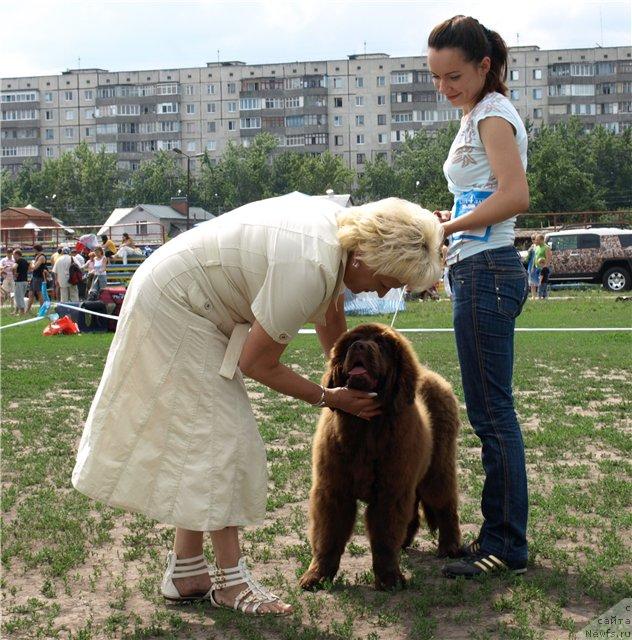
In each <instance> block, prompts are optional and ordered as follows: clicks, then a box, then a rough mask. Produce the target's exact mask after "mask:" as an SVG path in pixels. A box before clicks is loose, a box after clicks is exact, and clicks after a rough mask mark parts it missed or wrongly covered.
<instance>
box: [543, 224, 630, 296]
mask: <svg viewBox="0 0 632 640" xmlns="http://www.w3.org/2000/svg"><path fill="white" fill-rule="evenodd" d="M545 242H546V243H547V244H548V245H549V246H550V247H551V250H552V252H553V255H552V259H551V275H550V278H549V280H550V282H551V284H559V283H561V282H596V283H601V284H602V285H603V286H604V288H605V289H607V290H608V291H614V292H617V293H618V292H620V291H624V290H627V289H630V288H632V280H631V274H632V229H619V228H599V227H594V228H588V229H566V230H563V231H555V232H551V233H547V234H546V236H545Z"/></svg>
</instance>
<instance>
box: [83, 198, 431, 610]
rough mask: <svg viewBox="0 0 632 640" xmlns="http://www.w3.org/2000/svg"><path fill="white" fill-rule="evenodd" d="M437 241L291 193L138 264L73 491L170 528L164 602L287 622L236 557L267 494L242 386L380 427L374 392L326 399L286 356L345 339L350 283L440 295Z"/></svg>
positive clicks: (376, 216)
mask: <svg viewBox="0 0 632 640" xmlns="http://www.w3.org/2000/svg"><path fill="white" fill-rule="evenodd" d="M441 240H442V234H441V229H440V224H439V222H438V221H437V220H436V218H434V216H432V214H430V212H428V211H426V210H424V209H421V207H419V206H417V205H414V204H412V203H409V202H406V201H404V200H398V199H395V198H390V199H388V200H383V201H380V202H376V203H372V204H367V205H364V206H361V207H354V208H350V209H343V208H340V207H339V206H337V205H336V204H335V203H332V202H328V201H326V200H323V199H320V198H311V197H309V196H305V195H302V194H298V193H294V194H289V195H287V196H282V197H279V198H272V199H269V200H264V201H261V202H254V203H251V204H249V205H246V206H244V207H241V208H239V209H237V210H235V211H232V212H230V213H226V214H224V215H222V216H220V217H218V218H216V219H214V220H212V221H209V222H207V223H204V224H202V225H200V226H198V227H196V228H195V229H191V230H190V231H187V232H186V233H183V234H181V235H179V236H177V237H176V238H175V239H173V240H171V241H170V242H168V243H167V244H165V245H164V246H163V247H161V248H160V249H158V250H157V251H156V252H154V253H153V254H152V255H151V256H150V257H149V258H148V259H147V260H146V261H145V262H144V263H143V264H142V265H141V266H140V267H139V269H138V270H137V271H136V273H135V275H134V277H133V278H132V281H131V283H130V286H129V289H128V291H127V294H126V296H125V302H124V304H123V307H122V310H121V315H120V319H119V323H118V328H117V331H116V335H115V337H114V340H113V342H112V346H111V348H110V353H109V355H108V358H107V362H106V365H105V371H104V374H103V378H102V380H101V383H100V385H99V388H98V390H97V393H96V396H95V398H94V401H93V403H92V407H91V409H90V412H89V415H88V418H87V422H86V425H85V429H84V433H83V437H82V439H81V443H80V446H79V453H78V457H77V463H76V466H75V470H74V472H73V478H72V480H73V484H74V486H75V487H76V488H77V489H78V490H79V491H81V492H82V493H85V494H86V495H88V496H91V497H93V498H95V499H97V500H100V501H102V502H105V503H107V504H110V505H113V506H118V507H123V508H125V509H129V510H131V511H136V512H140V513H143V514H145V515H146V516H148V517H151V518H154V519H156V520H158V521H159V522H163V523H167V524H171V525H174V526H175V527H176V535H175V545H174V550H173V552H171V553H170V554H169V558H168V562H167V570H166V573H165V576H164V578H163V583H162V593H163V595H164V596H165V597H166V598H168V599H171V600H183V599H186V600H190V599H208V600H210V601H211V602H212V604H213V605H215V606H227V607H234V608H236V609H237V608H239V609H241V610H242V611H244V612H245V613H277V614H278V613H287V612H288V611H289V610H290V608H289V606H288V605H286V604H285V603H283V602H282V601H281V600H280V599H279V598H278V597H277V596H274V595H273V594H271V593H270V592H268V591H267V590H265V589H263V587H261V585H259V584H258V583H257V582H255V581H254V579H253V578H252V576H251V574H250V573H249V570H248V568H247V567H246V565H245V563H244V560H243V558H242V557H241V552H240V547H239V539H238V527H243V526H247V525H255V524H259V523H261V522H262V520H263V518H264V516H265V504H266V486H267V474H266V456H265V450H264V446H263V441H262V439H261V436H260V435H259V432H258V430H257V424H256V421H255V418H254V415H253V412H252V409H251V407H250V403H249V401H248V397H247V394H246V389H245V387H244V382H243V379H242V373H243V374H244V375H247V376H249V377H251V378H253V379H254V380H257V381H259V382H261V383H263V384H265V385H267V386H268V387H270V388H272V389H275V390H276V391H278V392H280V393H283V394H285V395H288V396H292V397H294V398H298V399H300V400H303V401H305V402H308V403H310V404H312V405H314V406H316V407H322V406H329V407H335V408H337V409H340V410H342V411H347V412H349V413H353V414H356V415H359V416H360V417H361V418H365V419H367V420H368V419H370V418H371V417H373V416H375V415H377V414H378V413H379V412H380V408H379V398H375V397H373V394H368V393H364V392H360V391H354V390H351V389H347V388H337V389H324V388H323V387H322V386H320V385H319V384H317V383H315V382H312V381H310V380H308V379H307V378H304V377H302V376H300V375H299V374H297V373H296V372H295V371H293V370H292V369H290V368H288V367H286V366H284V365H283V364H281V363H280V357H281V355H282V353H283V351H284V350H285V348H286V346H287V344H288V343H289V342H290V340H291V339H292V338H293V337H294V336H295V335H296V334H297V332H298V330H299V329H300V328H301V326H302V325H303V324H304V323H305V322H308V321H312V322H314V323H315V324H316V329H317V333H318V337H319V339H320V342H321V345H322V347H323V350H324V352H325V354H328V352H329V350H330V348H331V347H332V346H333V344H334V342H335V340H336V339H337V338H338V336H339V335H340V334H341V333H342V332H343V331H345V329H346V321H345V317H344V306H343V299H342V292H343V288H344V287H345V286H347V287H348V288H349V289H351V290H352V291H354V292H360V291H377V292H378V294H380V295H384V294H386V292H387V291H388V290H389V289H390V288H394V287H400V286H403V285H408V286H411V287H413V288H422V289H423V288H426V287H427V286H430V285H431V284H432V283H434V282H436V280H437V279H438V278H439V275H440V271H441V269H440V245H441ZM205 531H210V535H211V540H212V543H213V547H214V551H215V560H216V566H215V567H212V568H210V569H209V567H208V566H207V564H206V561H205V560H204V556H203V554H202V544H203V532H205Z"/></svg>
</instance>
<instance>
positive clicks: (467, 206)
mask: <svg viewBox="0 0 632 640" xmlns="http://www.w3.org/2000/svg"><path fill="white" fill-rule="evenodd" d="M492 193H494V192H493V191H479V190H477V189H472V190H471V191H464V192H463V193H461V194H459V195H458V196H457V197H456V198H455V199H454V216H453V219H456V218H458V217H459V216H464V215H465V214H466V213H469V212H470V211H472V210H473V209H475V208H476V207H477V206H478V205H479V204H480V203H481V202H483V200H486V199H487V198H489V196H491V195H492ZM491 232H492V227H491V225H489V226H488V227H480V228H478V229H468V230H467V231H457V232H456V233H454V234H452V239H453V241H456V240H478V241H479V242H488V241H489V236H490V235H491Z"/></svg>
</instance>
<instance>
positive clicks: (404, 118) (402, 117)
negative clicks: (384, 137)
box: [391, 112, 413, 123]
mask: <svg viewBox="0 0 632 640" xmlns="http://www.w3.org/2000/svg"><path fill="white" fill-rule="evenodd" d="M412 121H413V114H412V113H410V112H409V113H394V114H393V115H392V116H391V122H396V123H399V122H412Z"/></svg>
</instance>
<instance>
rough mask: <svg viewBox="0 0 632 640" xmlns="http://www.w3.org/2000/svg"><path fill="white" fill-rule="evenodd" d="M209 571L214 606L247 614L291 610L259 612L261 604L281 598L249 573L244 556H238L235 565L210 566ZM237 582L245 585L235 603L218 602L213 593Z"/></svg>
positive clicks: (278, 613) (267, 613) (271, 613)
mask: <svg viewBox="0 0 632 640" xmlns="http://www.w3.org/2000/svg"><path fill="white" fill-rule="evenodd" d="M209 573H210V575H211V582H212V585H213V586H212V587H211V590H210V592H209V594H210V600H211V604H212V605H213V606H214V607H222V608H225V609H234V610H235V611H242V612H243V613H245V614H249V615H278V616H283V615H289V614H290V613H291V611H265V612H260V611H259V607H260V606H261V605H262V604H272V603H274V602H281V598H279V597H278V596H275V595H274V594H273V593H271V592H270V591H268V590H267V589H266V588H264V587H263V586H261V585H260V584H259V583H258V582H257V581H256V580H255V579H254V578H253V577H252V574H251V573H250V569H249V568H248V566H247V565H246V561H245V560H244V558H240V559H239V562H238V563H237V566H236V567H230V568H226V569H220V568H219V567H217V566H213V567H211V568H210V570H209ZM238 584H244V585H245V587H244V589H243V591H241V592H240V593H239V594H238V595H237V597H236V598H235V603H234V604H233V605H232V606H231V605H228V604H223V603H221V602H218V601H217V600H216V599H215V597H214V595H213V594H214V593H215V592H216V591H220V590H221V589H227V588H228V587H234V586H236V585H238Z"/></svg>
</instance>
